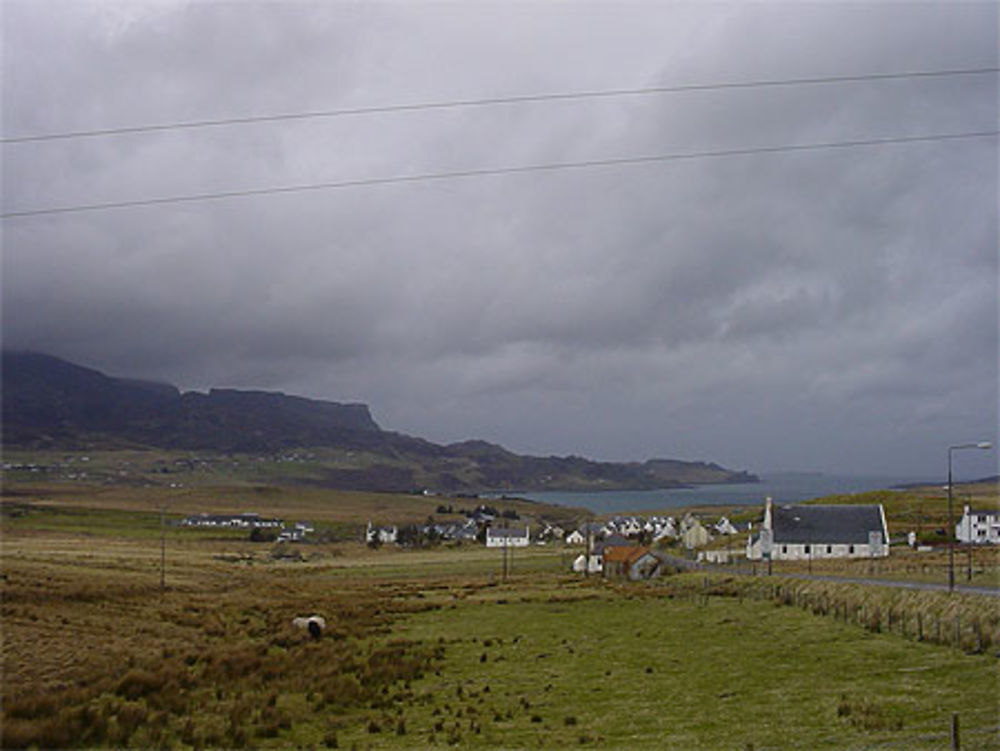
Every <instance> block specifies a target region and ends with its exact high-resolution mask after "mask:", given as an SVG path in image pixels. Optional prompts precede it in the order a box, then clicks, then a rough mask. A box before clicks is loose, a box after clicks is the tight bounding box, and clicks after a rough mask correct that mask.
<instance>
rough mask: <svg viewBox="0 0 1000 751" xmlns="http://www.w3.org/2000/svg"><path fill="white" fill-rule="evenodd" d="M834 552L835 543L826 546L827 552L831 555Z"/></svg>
mask: <svg viewBox="0 0 1000 751" xmlns="http://www.w3.org/2000/svg"><path fill="white" fill-rule="evenodd" d="M832 553H833V545H827V546H826V554H827V555H831V554H832Z"/></svg>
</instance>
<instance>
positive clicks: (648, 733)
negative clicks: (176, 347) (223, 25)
mask: <svg viewBox="0 0 1000 751" xmlns="http://www.w3.org/2000/svg"><path fill="white" fill-rule="evenodd" d="M31 488H32V492H30V493H24V494H18V495H7V496H5V498H4V502H3V504H2V507H0V508H2V511H3V513H2V514H0V533H2V537H0V554H2V564H3V570H2V578H0V593H2V618H3V629H2V631H0V638H2V656H3V671H2V679H0V680H2V695H3V714H2V733H3V738H2V740H3V747H4V748H19V747H38V748H62V747H69V746H78V747H135V748H148V747H165V748H242V747H251V748H269V747H273V748H288V747H300V748H323V747H338V748H358V749H365V748H372V749H378V748H435V747H442V748H446V747H462V748H465V747H479V748H561V747H565V746H582V747H586V746H595V747H602V748H629V749H631V748H677V749H697V748H702V749H716V748H733V749H747V748H751V747H752V748H754V749H779V748H837V749H840V748H843V749H854V748H909V749H921V748H942V747H947V742H948V741H947V737H948V736H947V732H948V723H949V721H950V718H951V714H952V712H958V713H959V716H960V720H961V725H962V740H963V748H984V749H985V748H996V747H997V741H998V734H997V733H998V728H997V717H998V711H1000V703H998V701H1000V700H998V675H1000V674H998V669H997V643H998V640H1000V634H998V628H1000V626H998V623H997V612H996V601H995V600H993V599H992V598H990V599H986V598H983V597H979V596H972V595H953V596H949V595H947V593H940V592H920V593H917V592H903V591H890V590H883V589H881V588H877V587H869V586H864V585H848V584H829V583H823V582H801V581H799V582H796V581H795V580H791V579H784V578H779V577H771V578H767V577H732V576H726V575H725V573H720V574H711V575H707V574H691V575H682V576H674V577H669V578H666V579H662V580H659V581H657V582H655V583H653V584H629V585H626V584H620V583H608V582H605V581H603V580H600V579H579V578H576V577H573V576H570V575H567V574H566V573H565V572H566V569H567V566H568V562H569V560H570V558H571V555H572V551H569V550H566V549H562V548H558V547H556V548H532V549H529V550H525V551H518V552H517V553H515V555H514V560H513V569H512V573H511V574H510V576H509V577H508V579H507V580H506V581H504V580H503V577H502V576H501V559H500V553H499V552H497V551H493V550H486V549H485V548H483V547H481V546H464V547H455V548H435V549H429V550H420V551H399V550H396V549H391V548H388V547H386V548H383V549H381V550H369V549H368V548H365V547H363V546H362V545H360V544H358V543H356V542H340V543H329V544H322V545H307V546H300V547H299V548H298V550H299V551H300V552H301V556H299V557H298V558H297V559H294V560H289V559H280V558H275V557H274V556H273V555H272V552H273V548H272V546H271V545H267V544H255V543H250V542H249V541H248V540H247V539H246V537H245V534H240V533H231V532H225V533H219V532H204V531H197V530H185V529H179V528H168V531H167V535H166V568H165V574H166V585H167V586H166V588H165V589H164V590H161V589H160V574H161V569H160V564H161V558H160V553H161V550H160V523H159V522H160V517H159V510H158V508H157V504H158V503H159V502H160V500H161V497H159V496H157V495H155V494H154V495H152V496H150V495H145V496H142V497H138V498H137V497H135V496H132V495H129V493H128V492H126V490H125V489H122V488H101V487H97V488H90V489H89V490H88V489H85V488H83V489H69V490H67V489H66V488H64V487H62V486H60V485H55V486H47V485H44V484H42V485H38V484H33V485H32V486H31ZM14 490H22V491H23V490H24V489H23V488H14ZM157 492H163V493H165V494H166V493H167V491H165V490H163V489H159V490H157ZM214 492H215V491H212V490H210V489H206V488H198V489H181V490H177V489H174V492H173V493H170V494H168V495H169V498H170V499H171V500H172V501H173V505H172V506H171V507H169V508H170V511H171V513H172V514H174V518H176V517H177V516H179V515H180V514H183V513H193V512H195V511H201V510H205V509H204V507H203V505H202V504H205V503H206V502H208V501H209V500H212V499H213V498H214V495H213V493H214ZM219 498H229V499H232V502H233V504H234V508H239V510H243V509H244V507H243V506H242V504H246V503H248V502H250V501H256V503H255V504H254V509H253V510H256V511H259V512H260V513H262V514H271V513H279V512H280V513H281V514H282V515H285V516H288V517H291V518H299V517H302V518H312V519H317V520H321V521H323V520H325V522H326V523H328V524H350V523H357V516H355V517H354V521H353V522H351V514H355V515H356V514H357V513H358V510H359V509H363V510H367V506H366V504H368V503H371V502H373V501H374V502H375V503H379V502H383V503H386V504H388V507H390V508H391V513H393V514H396V513H400V512H401V511H403V510H404V509H406V508H408V507H409V506H410V504H429V503H435V504H436V503H437V502H438V501H436V499H422V498H410V497H402V498H399V497H394V496H390V497H387V498H381V497H377V498H373V497H371V496H370V495H369V494H335V495H334V496H332V497H330V496H328V497H326V498H325V499H324V498H323V496H321V495H319V494H317V495H315V496H313V495H310V494H308V493H303V494H300V493H299V492H298V491H287V490H277V489H269V488H265V489H259V488H254V487H247V488H242V489H240V488H237V489H233V488H225V489H223V490H220V491H219ZM210 510H213V511H215V510H224V509H219V508H218V507H217V506H213V507H212V508H211V509H210ZM426 512H427V506H426V505H424V506H420V507H419V509H413V510H412V513H413V515H414V517H415V518H417V517H421V516H426ZM362 518H364V517H362ZM393 518H395V517H393ZM841 602H843V603H844V604H845V610H844V611H843V613H844V615H845V616H846V614H847V610H846V604H847V603H850V604H851V614H852V617H850V618H848V617H838V613H840V612H841V611H840V610H833V611H831V610H830V603H834V605H833V606H832V607H834V608H836V607H838V605H836V604H837V603H841ZM820 603H822V604H823V607H822V608H821V607H820ZM313 612H316V613H320V614H322V615H324V616H325V617H326V618H327V620H328V628H327V631H326V632H325V634H324V637H323V638H322V639H320V640H318V641H313V640H311V639H309V638H308V637H307V636H306V635H305V633H304V632H300V631H296V630H294V629H293V628H292V627H291V619H292V618H293V617H294V616H297V615H308V614H310V613H313ZM892 612H894V613H895V617H896V623H895V627H893V625H892V623H891V616H890V617H889V622H888V623H886V620H885V618H886V615H888V614H889V613H892ZM823 613H826V615H825V616H824V615H823ZM917 613H920V614H922V615H923V616H924V618H925V620H924V621H923V623H924V624H926V628H927V633H926V634H925V636H926V639H925V640H924V641H918V640H917V637H916V635H915V632H914V631H913V629H912V625H911V628H910V631H909V632H908V633H907V632H906V628H907V627H906V625H904V626H903V627H902V628H901V627H900V622H901V619H903V622H904V624H905V622H906V617H907V614H908V617H909V622H910V623H911V624H912V623H913V618H914V616H915V614H917ZM956 615H957V616H959V617H960V618H961V619H962V623H963V624H965V626H964V629H965V630H964V632H963V633H964V637H963V640H962V641H960V642H958V643H954V642H952V643H949V637H948V629H949V628H950V624H951V623H952V618H953V617H954V616H956ZM875 617H877V619H878V620H873V618H875ZM932 623H937V624H938V629H939V630H940V628H941V626H940V624H941V623H943V624H944V627H945V638H943V639H941V640H940V641H941V643H936V641H935V640H934V639H932V638H931V633H930V631H931V628H932V627H931V624H932ZM975 623H978V624H979V628H980V631H982V632H983V633H984V634H985V636H984V637H983V639H982V641H980V642H978V643H977V642H976V640H975V639H974V633H975V632H974V631H972V630H970V628H971V626H972V624H975ZM904 634H906V635H904Z"/></svg>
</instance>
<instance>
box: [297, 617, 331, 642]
mask: <svg viewBox="0 0 1000 751" xmlns="http://www.w3.org/2000/svg"><path fill="white" fill-rule="evenodd" d="M292 625H293V626H294V627H295V628H301V629H302V630H304V631H308V632H309V635H310V636H311V637H312V638H313V639H318V638H319V637H320V636H322V635H323V629H325V628H326V618H324V617H323V616H321V615H311V616H309V617H308V618H303V617H301V616H300V617H298V618H293V619H292Z"/></svg>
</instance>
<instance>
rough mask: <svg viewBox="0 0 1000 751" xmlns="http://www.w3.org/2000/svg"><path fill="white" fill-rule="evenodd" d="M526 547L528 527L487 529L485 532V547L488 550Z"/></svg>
mask: <svg viewBox="0 0 1000 751" xmlns="http://www.w3.org/2000/svg"><path fill="white" fill-rule="evenodd" d="M527 546H528V526H527V525H525V526H524V529H512V528H508V527H489V528H488V529H487V530H486V547H488V548H502V547H508V548H524V547H527Z"/></svg>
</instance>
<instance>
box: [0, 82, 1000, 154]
mask: <svg viewBox="0 0 1000 751" xmlns="http://www.w3.org/2000/svg"><path fill="white" fill-rule="evenodd" d="M998 72H1000V68H995V67H994V68H965V69H954V70H923V71H908V72H901V73H868V74H861V75H854V76H822V77H814V78H786V79H773V80H759V81H736V82H723V83H708V84H680V85H676V86H649V87H644V88H638V89H603V90H597V91H579V92H563V93H558V92H555V93H548V94H527V95H522V96H509V97H491V98H487V99H457V100H453V101H440V102H418V103H413V104H392V105H384V106H373V107H355V108H350V109H338V110H319V111H315V112H288V113H281V114H272V115H250V116H246V117H229V118H220V119H217V120H193V121H189V122H174V123H153V124H148V125H135V126H129V127H121V128H103V129H95V130H78V131H71V132H65V133H42V134H35V135H24V136H13V137H10V138H0V143H2V144H4V145H13V144H21V143H32V142H41V141H57V140H67V139H72V138H96V137H108V136H118V135H126V134H135V133H154V132H158V131H170V130H191V129H195V128H218V127H225V126H230V125H249V124H253V123H268V122H283V121H292V120H311V119H317V118H334V117H345V116H359V115H374V114H389V113H395V112H415V111H419V110H444V109H458V108H463V107H486V106H493V105H501V104H526V103H532V102H550V101H569V100H578V99H598V98H611V97H622V96H649V95H653V94H678V93H684V92H696V91H724V90H731V89H754V88H764V87H781V86H806V85H823V84H840V83H857V82H862V81H892V80H900V79H908V78H942V77H950V76H971V75H982V74H987V73H998Z"/></svg>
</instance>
